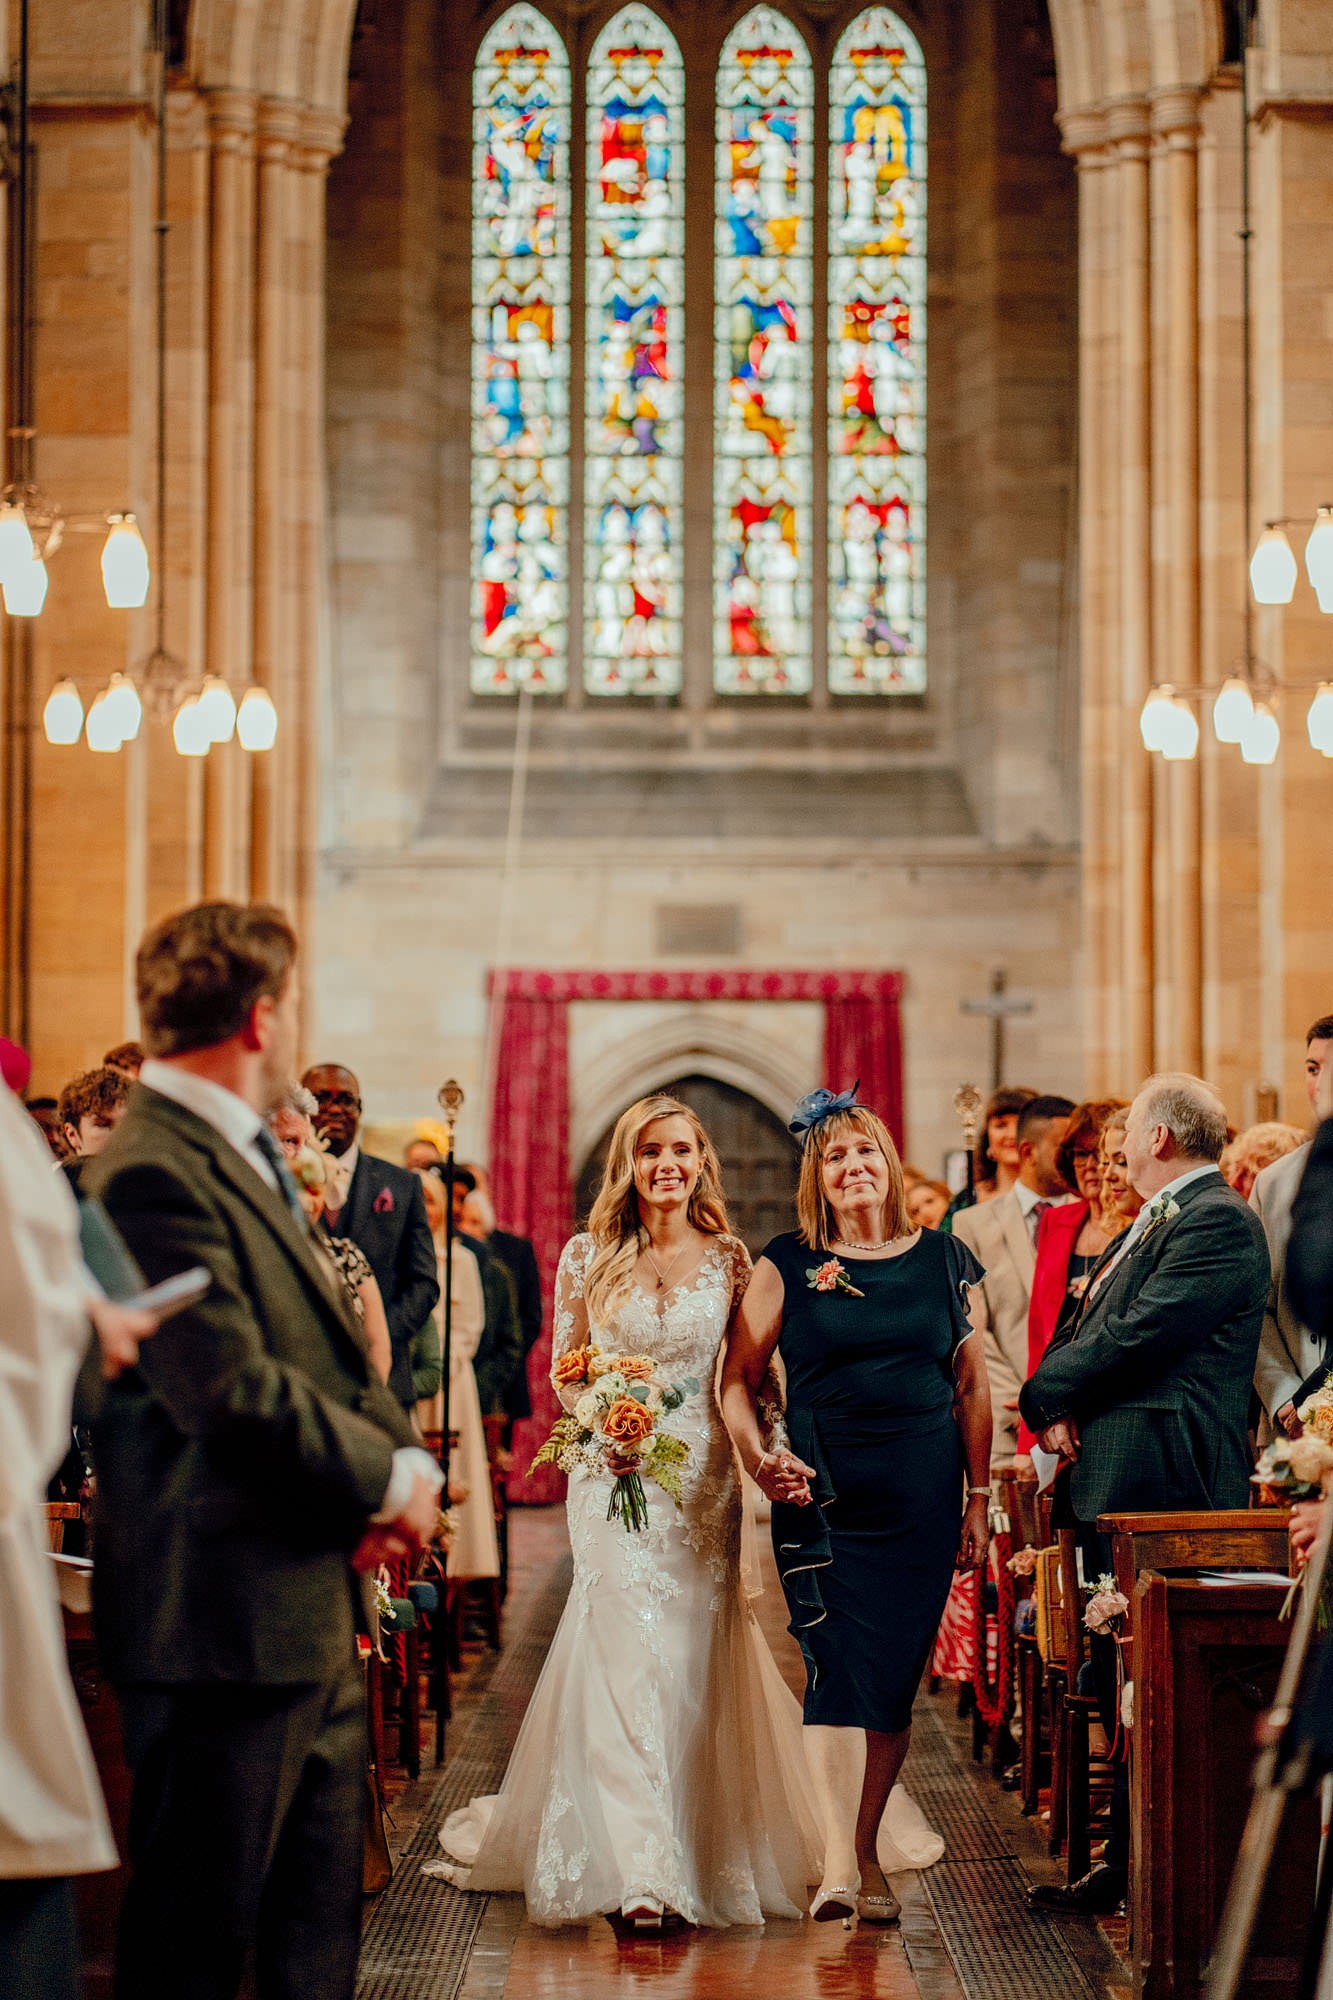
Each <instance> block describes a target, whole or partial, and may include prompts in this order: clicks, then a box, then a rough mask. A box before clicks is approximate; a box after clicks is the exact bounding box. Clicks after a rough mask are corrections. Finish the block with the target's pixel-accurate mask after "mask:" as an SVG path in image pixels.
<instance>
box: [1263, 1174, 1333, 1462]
mask: <svg viewBox="0 0 1333 2000" xmlns="http://www.w3.org/2000/svg"><path fill="white" fill-rule="evenodd" d="M1309 1157H1310V1148H1309V1145H1308V1143H1307V1144H1306V1145H1304V1146H1298V1147H1297V1148H1296V1150H1295V1152H1294V1153H1287V1154H1285V1155H1284V1156H1283V1158H1282V1159H1280V1160H1274V1162H1273V1164H1272V1166H1271V1167H1265V1168H1264V1170H1263V1172H1262V1173H1261V1174H1260V1175H1259V1176H1258V1177H1257V1179H1256V1180H1255V1183H1254V1186H1253V1188H1252V1189H1251V1190H1250V1207H1251V1208H1252V1209H1253V1210H1254V1212H1255V1214H1256V1215H1257V1216H1258V1218H1259V1220H1260V1222H1262V1224H1263V1226H1264V1235H1265V1237H1266V1238H1267V1239H1268V1256H1269V1261H1270V1262H1271V1264H1272V1267H1273V1276H1272V1282H1271V1283H1270V1285H1269V1288H1268V1304H1267V1306H1266V1307H1265V1309H1264V1324H1263V1331H1262V1332H1261V1333H1260V1335H1259V1358H1258V1360H1257V1361H1256V1362H1255V1364H1254V1388H1255V1393H1256V1395H1257V1396H1258V1398H1259V1401H1260V1402H1261V1403H1262V1404H1263V1406H1264V1417H1265V1421H1264V1423H1263V1425H1262V1427H1261V1434H1260V1440H1259V1441H1260V1443H1261V1444H1267V1443H1268V1442H1269V1441H1270V1439H1271V1438H1272V1436H1273V1419H1274V1417H1275V1416H1276V1415H1277V1413H1278V1411H1279V1410H1280V1409H1281V1408H1282V1407H1283V1405H1284V1404H1285V1403H1289V1402H1290V1401H1291V1399H1292V1397H1293V1396H1294V1395H1295V1394H1296V1393H1297V1391H1298V1390H1299V1388H1300V1386H1301V1384H1302V1382H1304V1380H1305V1378H1306V1376H1307V1375H1309V1374H1311V1373H1312V1372H1313V1370H1314V1369H1316V1368H1317V1367H1318V1366H1319V1363H1320V1361H1321V1360H1322V1359H1323V1353H1324V1345H1323V1342H1322V1341H1321V1340H1318V1339H1316V1337H1315V1335H1314V1334H1313V1333H1311V1331H1310V1329H1309V1327H1308V1326H1305V1325H1303V1324H1302V1322H1301V1321H1300V1319H1298V1318H1297V1315H1296V1312H1295V1310H1294V1308H1293V1306H1292V1303H1291V1300H1290V1299H1289V1298H1288V1297H1287V1271H1286V1264H1287V1238H1288V1237H1289V1236H1290V1234H1291V1205H1292V1203H1293V1201H1295V1199H1296V1190H1297V1188H1298V1187H1299V1186H1300V1182H1301V1175H1302V1174H1303V1173H1304V1172H1305V1163H1306V1161H1307V1160H1308V1159H1309Z"/></svg>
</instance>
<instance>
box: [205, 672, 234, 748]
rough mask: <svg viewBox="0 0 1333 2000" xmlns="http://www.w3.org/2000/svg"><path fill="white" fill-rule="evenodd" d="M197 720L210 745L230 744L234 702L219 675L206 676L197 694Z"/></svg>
mask: <svg viewBox="0 0 1333 2000" xmlns="http://www.w3.org/2000/svg"><path fill="white" fill-rule="evenodd" d="M199 719H200V722H201V724H202V726H203V727H204V728H205V729H207V731H208V740H209V742H210V743H230V742H231V739H232V737H233V735H234V734H235V731H236V702H235V699H234V697H233V695H232V691H231V689H230V688H229V687H228V686H227V683H226V682H225V681H224V680H223V678H222V676H221V674H207V675H206V676H205V678H204V685H203V687H202V689H201V690H200V693H199Z"/></svg>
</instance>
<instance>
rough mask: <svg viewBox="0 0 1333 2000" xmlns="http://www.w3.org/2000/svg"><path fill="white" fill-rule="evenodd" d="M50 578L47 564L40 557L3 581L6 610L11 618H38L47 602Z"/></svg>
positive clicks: (35, 557)
mask: <svg viewBox="0 0 1333 2000" xmlns="http://www.w3.org/2000/svg"><path fill="white" fill-rule="evenodd" d="M48 581H49V578H48V577H47V574H46V564H45V563H44V562H43V561H42V560H41V558H40V557H39V556H34V557H33V558H32V560H31V562H28V563H25V564H24V566H23V568H22V569H20V570H17V571H15V573H14V574H13V575H12V576H7V577H5V578H4V579H3V589H4V594H5V610H6V611H7V612H8V613H9V615H10V617H11V618H36V617H37V616H39V614H40V612H41V608H42V606H43V605H44V604H45V602H46V586H47V583H48Z"/></svg>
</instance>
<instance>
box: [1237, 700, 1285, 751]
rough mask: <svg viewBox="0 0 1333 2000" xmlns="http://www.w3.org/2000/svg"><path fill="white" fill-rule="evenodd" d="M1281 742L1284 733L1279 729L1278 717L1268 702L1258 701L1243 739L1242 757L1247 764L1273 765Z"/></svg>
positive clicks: (1241, 744)
mask: <svg viewBox="0 0 1333 2000" xmlns="http://www.w3.org/2000/svg"><path fill="white" fill-rule="evenodd" d="M1281 741H1282V731H1281V730H1280V729H1279V728H1278V723H1277V717H1276V716H1275V715H1274V713H1273V711H1272V709H1271V708H1270V707H1269V705H1268V703H1267V702H1266V701H1257V702H1256V703H1255V704H1254V714H1253V715H1252V716H1251V717H1250V720H1249V722H1248V724H1247V725H1246V729H1245V734H1244V736H1243V737H1242V738H1241V743H1240V754H1241V756H1242V757H1243V758H1244V759H1245V762H1246V763H1247V764H1271V763H1272V762H1273V759H1274V758H1275V757H1276V756H1277V747H1278V744H1279V743H1280V742H1281Z"/></svg>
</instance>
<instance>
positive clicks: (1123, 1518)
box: [1097, 1507, 1291, 1604]
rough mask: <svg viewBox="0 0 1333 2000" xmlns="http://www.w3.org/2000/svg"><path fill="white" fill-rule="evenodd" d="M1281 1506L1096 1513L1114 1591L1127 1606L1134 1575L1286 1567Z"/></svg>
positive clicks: (1287, 1515)
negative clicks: (1105, 1538)
mask: <svg viewBox="0 0 1333 2000" xmlns="http://www.w3.org/2000/svg"><path fill="white" fill-rule="evenodd" d="M1290 1520H1291V1510H1290V1509H1289V1508H1287V1507H1232V1508H1217V1509H1215V1510H1213V1511H1212V1512H1200V1513H1193V1514H1185V1513H1180V1514H1102V1515H1100V1516H1099V1518H1098V1521H1097V1526H1098V1528H1099V1529H1100V1530H1101V1532H1102V1533H1103V1534H1104V1535H1109V1536H1110V1538H1111V1558H1112V1568H1113V1569H1114V1571H1115V1580H1116V1588H1117V1589H1118V1590H1121V1591H1123V1592H1124V1594H1125V1596H1126V1597H1127V1598H1129V1600H1130V1602H1131V1604H1132V1603H1133V1600H1134V1580H1135V1578H1136V1577H1137V1575H1138V1573H1139V1571H1140V1570H1144V1569H1153V1570H1157V1571H1158V1572H1159V1574H1161V1575H1163V1576H1166V1575H1169V1574H1171V1573H1172V1572H1176V1571H1180V1570H1191V1569H1193V1570H1198V1569H1267V1570H1285V1569H1286V1568H1287V1566H1288V1547H1287V1527H1288V1524H1289V1522H1290Z"/></svg>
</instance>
